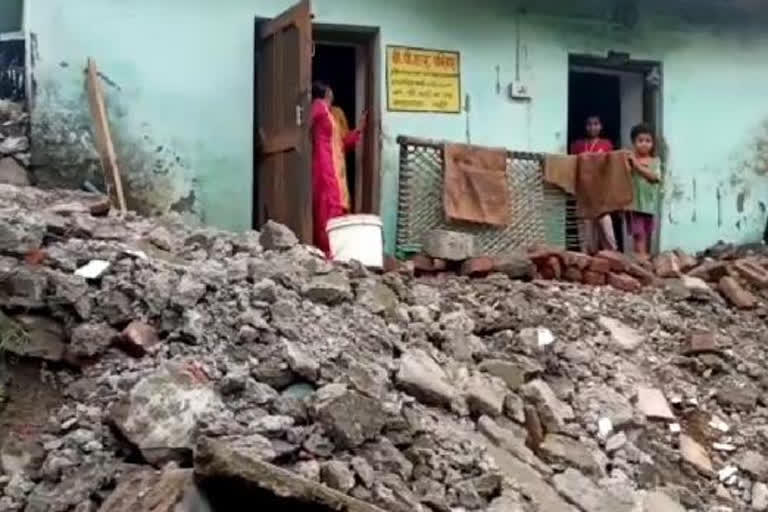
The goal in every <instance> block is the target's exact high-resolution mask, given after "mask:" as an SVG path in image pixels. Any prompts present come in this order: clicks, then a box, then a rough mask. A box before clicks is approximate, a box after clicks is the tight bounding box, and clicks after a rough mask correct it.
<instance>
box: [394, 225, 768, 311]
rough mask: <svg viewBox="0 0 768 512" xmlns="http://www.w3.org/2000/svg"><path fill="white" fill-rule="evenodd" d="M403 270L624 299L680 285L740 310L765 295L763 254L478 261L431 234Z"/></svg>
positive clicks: (539, 254) (536, 250)
mask: <svg viewBox="0 0 768 512" xmlns="http://www.w3.org/2000/svg"><path fill="white" fill-rule="evenodd" d="M406 265H407V267H406V270H407V271H408V272H410V273H414V274H415V275H417V276H430V275H439V274H443V273H450V274H459V275H462V276H467V277H475V278H477V277H485V276H488V275H490V274H494V273H502V274H506V275H507V276H509V277H511V278H513V279H523V280H532V279H543V280H556V281H568V282H571V283H581V284H585V285H590V286H611V287H613V288H616V289H618V290H622V291H625V292H629V293H636V292H639V291H640V290H642V289H643V288H644V287H649V286H657V285H660V284H661V285H663V284H665V283H668V282H669V281H673V280H678V281H679V280H682V281H683V283H684V284H685V285H686V286H687V287H693V288H696V287H699V288H700V289H701V290H705V291H706V290H711V291H714V290H717V291H719V292H720V293H721V294H722V296H723V297H724V298H725V299H726V300H727V301H728V302H729V303H731V304H732V305H734V306H736V307H737V308H740V309H752V308H755V307H756V306H757V305H758V304H759V302H760V299H759V295H760V294H761V292H762V291H764V290H768V254H766V255H764V256H760V255H758V254H755V253H750V254H746V255H745V254H742V255H739V256H738V257H737V256H734V255H733V254H730V255H725V256H723V257H722V258H720V259H716V258H711V257H702V258H697V257H694V256H692V255H690V254H687V253H685V252H684V251H681V250H674V251H665V252H662V253H660V254H658V255H657V256H655V257H654V258H653V260H649V261H641V260H637V259H635V258H632V257H630V256H627V255H625V254H622V253H620V252H616V251H600V252H598V253H596V254H594V255H589V254H585V253H580V252H575V251H566V250H563V249H560V248H557V247H553V246H546V245H540V246H536V247H532V248H530V249H529V250H528V251H527V252H521V251H510V252H507V253H504V254H499V255H494V256H488V255H479V256H478V255H476V251H475V248H474V242H473V238H472V236H471V235H468V234H464V233H458V232H452V231H441V230H437V231H434V232H432V233H430V235H429V236H428V237H427V240H426V241H425V244H424V251H423V252H422V253H421V254H417V255H415V256H413V257H412V258H411V259H410V260H409V261H408V262H407V263H406ZM401 270H402V269H401Z"/></svg>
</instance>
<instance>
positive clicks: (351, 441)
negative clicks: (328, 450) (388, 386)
mask: <svg viewBox="0 0 768 512" xmlns="http://www.w3.org/2000/svg"><path fill="white" fill-rule="evenodd" d="M313 408H314V411H315V416H316V418H317V419H318V421H320V423H322V424H323V425H324V426H325V428H326V431H327V432H328V433H329V434H330V436H331V437H332V438H333V440H334V441H335V442H336V444H337V445H338V446H340V447H342V448H350V449H351V448H354V447H357V446H360V445H361V444H363V443H365V442H366V441H368V440H371V439H375V438H376V437H378V436H379V434H380V433H381V429H382V428H383V427H384V424H385V422H386V420H387V417H386V413H385V412H384V410H383V409H382V407H381V402H380V401H378V400H375V399H373V398H369V397H367V396H365V395H361V394H360V393H357V392H355V391H352V390H349V389H347V387H346V386H343V385H338V384H331V385H329V386H326V387H325V388H321V389H320V390H318V392H317V398H316V402H315V404H314V405H313Z"/></svg>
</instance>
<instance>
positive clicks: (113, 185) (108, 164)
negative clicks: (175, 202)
mask: <svg viewBox="0 0 768 512" xmlns="http://www.w3.org/2000/svg"><path fill="white" fill-rule="evenodd" d="M86 82H87V84H88V102H89V103H90V106H91V121H92V122H93V124H92V127H93V136H94V138H95V139H96V149H97V150H98V152H99V158H100V159H101V167H102V169H103V170H104V181H105V183H106V184H107V192H108V194H109V197H110V199H111V200H112V204H114V205H116V206H117V207H118V208H119V209H120V213H121V214H123V215H125V213H126V210H127V209H126V206H125V196H124V195H123V182H122V180H121V178H120V170H119V169H118V167H117V156H116V155H115V147H114V145H113V143H112V134H111V133H110V131H109V121H108V120H107V107H106V104H105V103H104V93H103V92H102V90H101V81H100V80H99V74H98V70H97V68H96V61H94V60H93V59H92V58H90V57H89V58H88V69H87V78H86Z"/></svg>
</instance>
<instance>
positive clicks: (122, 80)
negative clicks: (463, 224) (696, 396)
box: [25, 0, 768, 250]
mask: <svg viewBox="0 0 768 512" xmlns="http://www.w3.org/2000/svg"><path fill="white" fill-rule="evenodd" d="M553 1H554V0H551V1H550V4H551V3H552V2H553ZM27 2H28V6H27V16H26V27H25V28H26V30H27V32H28V37H29V47H30V57H31V61H32V62H31V64H32V75H33V82H32V84H33V90H34V97H33V99H34V110H33V137H34V140H33V143H34V147H33V155H34V158H35V159H36V161H37V163H39V164H41V165H43V166H44V168H45V169H46V171H45V172H42V173H41V176H40V179H41V180H43V181H50V182H52V183H57V182H64V181H68V182H72V181H73V180H75V181H76V180H80V179H83V178H87V177H91V178H94V177H97V176H98V174H99V172H98V163H97V161H96V160H95V154H94V152H93V149H92V142H91V138H90V135H89V130H88V124H89V121H88V113H87V107H86V105H87V103H86V101H85V93H84V87H83V83H84V76H83V67H84V65H85V60H86V58H87V57H88V56H93V57H94V58H95V59H96V61H97V62H98V64H99V67H100V68H101V70H102V71H103V73H104V75H105V77H104V80H105V82H106V83H107V84H108V85H106V90H107V94H108V103H109V109H110V116H111V120H112V125H113V129H114V132H115V136H116V138H117V148H118V153H119V155H118V156H119V158H120V162H121V164H122V169H123V172H124V174H125V179H126V181H128V184H129V186H128V188H129V190H130V191H131V197H132V198H133V201H134V203H135V204H142V205H144V206H145V208H148V209H150V210H155V211H162V210H164V209H168V208H170V207H174V208H175V209H177V210H180V211H183V212H188V213H190V214H192V215H195V216H197V217H199V218H201V219H202V220H204V221H205V222H207V223H210V224H214V225H218V226H222V227H227V228H234V229H244V228H247V227H249V224H250V219H251V201H252V197H251V190H252V179H253V176H252V175H253V171H252V130H253V128H252V115H251V112H252V109H253V41H254V23H253V21H254V18H255V17H271V16H274V15H276V14H278V13H279V12H281V11H282V10H284V9H285V8H287V7H289V6H290V5H291V4H292V3H293V1H292V0H228V1H227V2H211V1H210V0H165V1H163V2H157V1H152V0H136V1H133V2H125V1H123V0H78V2H72V1H70V0H27ZM554 3H557V2H554ZM561 3H562V5H563V6H564V7H563V8H565V6H566V5H567V3H566V2H561ZM313 5H314V12H315V14H316V18H315V20H316V21H317V22H319V23H328V24H351V25H362V26H377V27H379V28H380V40H381V44H382V46H384V45H387V44H403V45H413V46H419V47H428V48H440V49H448V50H458V51H460V52H461V54H462V61H461V67H462V88H463V91H464V92H466V93H467V94H469V96H470V97H471V112H469V113H468V114H459V115H429V114H400V113H388V112H386V111H385V108H386V107H385V105H382V107H381V108H382V110H383V111H384V112H383V117H382V132H383V140H382V145H383V154H382V169H381V173H382V191H381V196H382V216H383V218H384V221H385V227H386V229H385V231H386V233H385V236H386V243H387V247H388V248H390V249H391V248H392V246H393V243H394V229H395V220H396V219H395V216H396V195H397V160H398V158H397V157H398V155H397V147H396V144H395V142H394V141H395V138H396V137H397V135H399V134H407V135H413V136H424V137H432V138H444V139H449V140H455V141H465V140H466V133H467V126H469V133H470V134H471V142H472V143H477V144H485V145H493V146H498V145H502V146H506V147H509V148H513V149H518V150H532V151H553V152H554V151H563V150H564V149H565V145H566V130H567V116H566V112H567V78H568V67H567V66H568V55H569V53H579V54H585V53H588V54H595V55H605V53H606V52H607V51H608V50H617V51H628V52H630V53H631V54H632V56H633V57H634V58H639V59H651V60H658V61H661V62H663V73H664V88H663V100H664V116H663V130H664V133H665V137H666V142H667V143H668V146H669V161H668V167H667V176H666V196H665V200H664V212H663V215H662V217H663V218H662V237H661V242H662V245H663V246H665V247H672V246H682V247H684V248H686V249H689V250H696V249H701V248H703V247H705V246H706V245H708V244H711V243H713V242H715V241H717V240H718V239H724V240H729V241H735V242H741V241H751V240H756V239H758V238H759V236H760V235H761V234H762V229H763V224H764V221H765V217H766V211H765V203H764V201H765V199H763V198H765V197H767V196H766V192H768V177H766V173H768V95H765V93H764V84H765V83H766V79H768V55H767V54H768V44H766V43H768V41H766V40H765V39H766V38H764V37H763V36H761V35H759V34H760V32H759V31H758V30H757V29H750V28H749V27H747V26H746V25H745V23H742V24H741V25H739V26H738V28H737V27H736V26H732V27H728V26H719V27H710V26H706V25H701V24H698V25H688V24H687V23H685V22H683V21H681V20H679V19H676V18H664V17H660V16H658V15H654V16H652V17H651V16H650V15H649V14H648V13H646V12H640V13H639V16H638V17H636V18H635V17H630V18H631V21H632V26H631V27H627V26H620V25H617V24H613V23H605V22H603V21H598V22H594V21H577V20H575V19H566V18H564V17H560V18H552V17H547V18H545V17H542V16H537V15H533V14H528V15H520V16H519V17H518V15H517V14H516V13H515V10H514V6H513V3H512V2H508V1H505V0H497V1H492V0H486V1H482V2H465V1H460V0H439V1H438V0H420V1H414V0H390V1H388V2H361V1H359V0H315V1H314V2H313ZM651 10H653V9H652V8H650V7H649V8H648V11H649V12H650V11H651ZM550 11H551V6H550ZM555 12H556V10H555ZM518 26H519V28H520V41H521V45H522V46H521V51H520V55H521V62H520V63H519V64H520V70H521V74H522V78H523V79H524V80H525V81H526V82H527V83H528V84H529V85H530V87H531V89H532V91H533V99H532V101H530V102H523V103H518V102H513V101H511V100H509V99H508V98H507V97H506V96H505V93H504V91H505V88H506V85H507V84H508V83H509V82H511V81H512V80H513V78H514V76H515V68H516V63H515V54H516V51H515V43H516V40H517V37H516V30H517V27H518ZM381 64H382V78H381V80H382V84H381V87H382V91H384V73H383V66H384V63H383V62H382V63H381ZM497 68H498V75H497ZM497 77H498V79H499V83H500V85H501V92H498V91H497ZM383 97H384V94H382V99H383Z"/></svg>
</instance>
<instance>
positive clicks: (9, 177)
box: [0, 157, 29, 187]
mask: <svg viewBox="0 0 768 512" xmlns="http://www.w3.org/2000/svg"><path fill="white" fill-rule="evenodd" d="M0 183H5V184H8V185H15V186H17V187H27V186H29V175H28V174H27V170H26V169H24V168H23V167H22V166H21V165H19V163H18V162H17V161H16V160H15V159H13V158H11V157H5V158H2V159H0Z"/></svg>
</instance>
